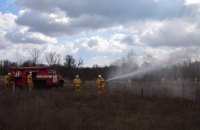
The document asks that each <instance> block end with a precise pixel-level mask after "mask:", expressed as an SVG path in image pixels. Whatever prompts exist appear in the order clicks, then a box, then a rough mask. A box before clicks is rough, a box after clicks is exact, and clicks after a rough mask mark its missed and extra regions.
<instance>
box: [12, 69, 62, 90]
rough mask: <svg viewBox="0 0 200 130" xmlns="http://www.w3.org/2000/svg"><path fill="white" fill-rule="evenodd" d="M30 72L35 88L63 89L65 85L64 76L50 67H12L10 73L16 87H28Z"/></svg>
mask: <svg viewBox="0 0 200 130" xmlns="http://www.w3.org/2000/svg"><path fill="white" fill-rule="evenodd" d="M29 72H32V78H33V85H34V86H35V87H50V86H56V87H58V86H60V87H62V86H63V84H64V80H63V79H62V76H61V75H60V74H57V72H56V70H55V69H52V68H50V67H12V68H10V73H11V77H12V80H13V82H14V83H15V86H16V87H17V86H19V87H24V86H28V83H27V75H28V74H29Z"/></svg>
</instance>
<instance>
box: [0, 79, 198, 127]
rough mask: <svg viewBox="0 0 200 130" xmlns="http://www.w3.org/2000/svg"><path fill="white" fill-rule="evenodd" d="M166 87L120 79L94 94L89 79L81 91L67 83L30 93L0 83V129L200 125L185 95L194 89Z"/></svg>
mask: <svg viewBox="0 0 200 130" xmlns="http://www.w3.org/2000/svg"><path fill="white" fill-rule="evenodd" d="M174 85H177V84H176V83H174ZM146 86H148V87H146ZM155 86H156V87H155ZM168 86H172V84H170V85H166V84H158V83H155V84H140V83H133V84H132V86H131V87H130V86H128V85H127V83H126V82H122V81H121V82H109V83H106V90H107V92H106V93H105V94H104V95H97V86H96V84H95V82H92V81H90V82H89V81H88V82H83V83H82V85H81V92H80V93H75V92H74V91H73V84H72V83H70V82H67V83H66V84H65V86H64V88H52V89H42V90H41V89H34V90H33V91H32V92H29V91H28V90H27V89H15V91H14V92H13V91H12V90H5V89H4V88H3V84H1V85H0V96H1V97H0V129H2V130H3V129H7V130H21V129H23V130H31V129H34V130H35V129H37V130H40V129H42V130H58V129H59V130H60V129H61V130H64V129H66V130H102V129H103V130H113V129H116V130H179V129H181V130H198V129H200V102H199V101H198V100H191V99H190V98H184V97H186V95H190V94H188V93H195V92H196V91H193V89H192V90H190V91H188V88H187V87H185V86H187V85H183V86H184V87H180V89H178V90H176V91H174V90H173V89H172V90H171V89H170V87H168ZM179 86H182V85H179ZM161 87H162V89H161ZM156 88H160V89H156ZM182 88H184V89H182ZM182 90H183V91H182ZM194 90H196V88H195V87H194ZM172 91H174V92H173V93H172ZM179 91H180V94H179V93H178V92H179ZM175 92H177V94H174V93H175ZM170 93H172V94H170ZM193 98H194V99H196V96H195V95H194V96H193V97H192V99H193Z"/></svg>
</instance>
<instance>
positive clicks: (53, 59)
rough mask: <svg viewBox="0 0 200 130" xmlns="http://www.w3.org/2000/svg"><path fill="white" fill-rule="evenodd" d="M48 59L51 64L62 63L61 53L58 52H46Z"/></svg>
mask: <svg viewBox="0 0 200 130" xmlns="http://www.w3.org/2000/svg"><path fill="white" fill-rule="evenodd" d="M46 61H47V63H48V64H49V65H57V64H60V54H58V53H56V52H49V53H48V54H46Z"/></svg>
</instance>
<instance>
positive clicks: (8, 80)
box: [4, 73, 11, 89]
mask: <svg viewBox="0 0 200 130" xmlns="http://www.w3.org/2000/svg"><path fill="white" fill-rule="evenodd" d="M4 82H5V88H6V89H9V88H10V87H11V74H10V73H8V74H7V75H6V76H5V77H4Z"/></svg>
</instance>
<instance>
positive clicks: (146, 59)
mask: <svg viewBox="0 0 200 130" xmlns="http://www.w3.org/2000/svg"><path fill="white" fill-rule="evenodd" d="M152 59H153V56H152V55H151V54H145V55H144V56H143V64H142V66H144V67H147V66H149V65H151V62H152Z"/></svg>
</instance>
